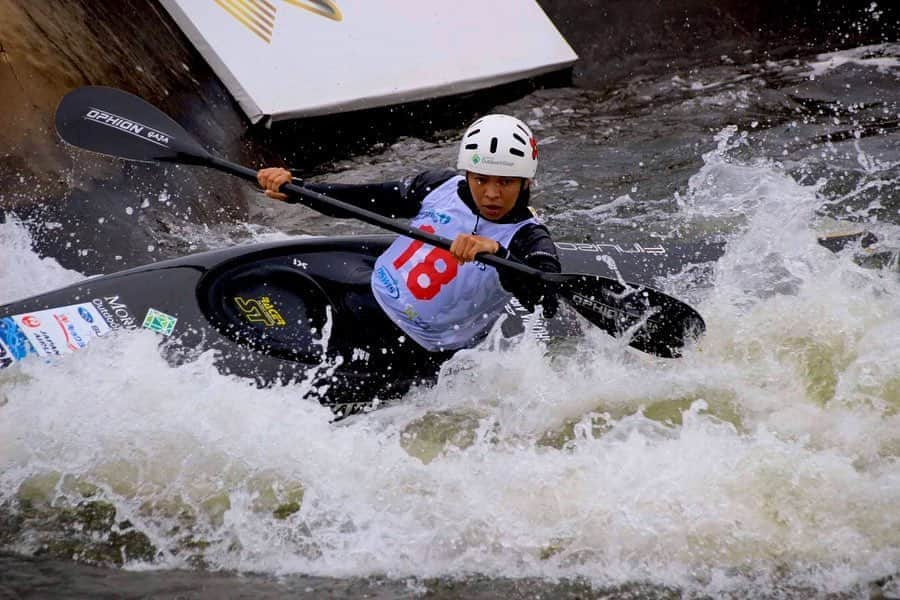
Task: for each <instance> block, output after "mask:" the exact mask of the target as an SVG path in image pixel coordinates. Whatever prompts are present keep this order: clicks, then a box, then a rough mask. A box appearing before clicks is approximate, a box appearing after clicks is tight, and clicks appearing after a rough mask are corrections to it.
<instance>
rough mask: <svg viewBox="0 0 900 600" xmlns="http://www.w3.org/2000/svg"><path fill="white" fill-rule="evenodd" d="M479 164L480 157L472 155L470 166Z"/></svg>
mask: <svg viewBox="0 0 900 600" xmlns="http://www.w3.org/2000/svg"><path fill="white" fill-rule="evenodd" d="M480 162H481V157H480V156H478V155H477V154H473V155H472V164H473V165H477V164H478V163H480Z"/></svg>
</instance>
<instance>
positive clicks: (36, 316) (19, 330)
mask: <svg viewBox="0 0 900 600" xmlns="http://www.w3.org/2000/svg"><path fill="white" fill-rule="evenodd" d="M3 322H4V323H3V325H2V326H0V330H2V333H0V337H2V339H3V343H4V345H5V346H6V349H7V350H8V352H9V354H10V355H11V357H12V358H14V359H16V360H21V359H23V358H25V356H27V355H28V354H37V355H38V356H60V355H62V354H67V353H69V352H74V351H76V350H78V349H80V348H84V347H85V346H87V344H88V341H89V340H90V339H91V338H92V337H95V336H101V335H103V334H105V333H107V332H109V331H110V327H109V325H108V324H107V323H106V321H105V320H104V319H103V317H102V316H101V315H100V313H99V312H97V310H96V309H95V308H94V307H93V306H92V305H90V304H88V303H84V304H72V305H70V306H60V307H57V308H48V309H45V310H37V311H34V312H30V313H23V314H20V315H13V316H12V317H7V318H5V319H3Z"/></svg>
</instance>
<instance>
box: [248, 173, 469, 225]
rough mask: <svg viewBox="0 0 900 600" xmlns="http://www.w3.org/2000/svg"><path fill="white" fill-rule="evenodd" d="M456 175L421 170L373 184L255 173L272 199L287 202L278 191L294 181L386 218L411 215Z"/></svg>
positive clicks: (333, 214)
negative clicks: (434, 191)
mask: <svg viewBox="0 0 900 600" xmlns="http://www.w3.org/2000/svg"><path fill="white" fill-rule="evenodd" d="M454 175H456V173H455V171H451V170H449V169H441V170H431V171H424V172H422V173H419V174H418V175H414V176H411V177H406V178H404V179H401V180H399V181H387V182H384V183H374V184H343V183H305V182H303V181H302V180H300V179H296V178H293V176H292V174H291V172H290V171H288V170H287V169H282V168H278V167H275V168H268V169H262V170H260V171H259V172H258V173H257V180H258V182H259V185H260V187H262V188H263V190H264V191H265V194H266V196H268V197H269V198H272V199H274V200H282V201H288V202H290V201H291V200H290V199H289V198H288V196H287V195H286V194H284V193H282V192H281V191H280V188H281V186H283V185H284V184H286V183H294V184H296V185H300V186H303V187H305V188H306V189H308V190H310V191H313V192H318V193H320V194H324V195H326V196H329V197H332V198H335V199H337V200H340V201H342V202H346V203H348V204H352V205H354V206H358V207H359V208H364V209H366V210H370V211H372V212H376V213H378V214H381V215H384V216H386V217H390V218H394V219H395V218H407V219H408V218H412V217H414V216H416V214H418V212H419V209H420V208H421V207H422V200H423V199H424V198H425V196H427V195H428V194H429V193H430V192H431V191H432V190H433V189H435V188H436V187H438V186H440V185H441V184H443V183H444V182H445V181H447V180H448V179H450V178H451V177H453V176H454ZM318 210H319V212H321V213H322V214H324V215H327V216H329V217H338V218H340V217H346V216H347V215H346V214H345V213H344V212H343V211H340V210H335V209H331V208H330V207H328V206H321V207H318Z"/></svg>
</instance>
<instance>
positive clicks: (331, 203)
mask: <svg viewBox="0 0 900 600" xmlns="http://www.w3.org/2000/svg"><path fill="white" fill-rule="evenodd" d="M205 164H206V166H209V167H212V168H214V169H218V170H219V171H224V172H225V173H230V174H232V175H237V176H238V177H243V178H244V179H246V180H248V181H253V182H256V181H257V178H256V176H257V173H256V171H254V170H253V169H248V168H247V167H244V166H241V165H239V164H236V163H233V162H229V161H227V160H224V159H222V158H219V157H218V156H210V158H209V161H208V162H207V163H205ZM280 191H281V192H289V193H290V194H293V195H295V196H300V197H301V198H304V199H305V200H306V202H305V203H304V204H308V205H310V208H313V209H315V208H316V204H319V205H325V206H328V207H330V208H333V209H338V210H340V211H342V212H344V213H346V214H347V215H348V216H350V217H353V218H355V219H359V220H360V221H364V222H366V223H368V224H370V225H375V226H376V227H381V228H382V229H387V230H388V231H393V232H394V233H399V234H400V235H405V236H406V237H409V238H412V239H414V240H419V241H420V242H425V243H426V244H430V245H432V246H435V247H437V248H443V249H444V250H449V249H450V245H451V244H452V241H451V240H448V239H447V238H445V237H441V236H439V235H434V234H433V233H428V232H427V231H423V230H421V229H419V228H417V227H412V226H411V225H409V224H406V223H404V222H402V221H398V220H396V219H392V218H390V217H385V216H384V215H380V214H378V213H375V212H372V211H370V210H366V209H364V208H360V207H358V206H355V205H353V204H349V203H347V202H342V201H340V200H337V199H335V198H332V197H330V196H326V195H324V194H320V193H318V192H314V191H312V190H308V189H306V188H304V187H302V186H299V185H297V184H294V183H286V184H284V185H283V186H281V189H280ZM476 258H477V260H478V261H479V262H482V263H485V264H488V265H491V266H492V267H496V268H500V269H510V270H512V271H518V272H519V273H522V274H524V275H530V276H532V277H536V278H538V279H541V280H543V281H545V282H547V283H553V281H552V278H553V275H557V276H558V274H550V273H545V272H544V271H541V270H539V269H535V268H533V267H529V266H528V265H524V264H522V263H518V262H514V261H511V260H507V259H505V258H500V257H499V256H497V255H496V254H489V253H486V252H481V253H479V254H477V255H476Z"/></svg>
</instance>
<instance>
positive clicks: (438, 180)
mask: <svg viewBox="0 0 900 600" xmlns="http://www.w3.org/2000/svg"><path fill="white" fill-rule="evenodd" d="M455 175H456V172H455V171H452V170H449V169H446V170H431V171H424V172H422V173H419V174H417V175H414V176H410V177H406V178H404V179H401V180H399V181H387V182H384V183H376V184H334V183H324V184H323V183H305V184H304V187H306V188H307V189H309V190H312V191H314V192H318V193H320V194H325V195H326V196H331V197H333V198H336V199H338V200H341V201H343V202H347V203H348V204H353V205H354V206H358V207H360V208H365V209H367V210H371V211H372V212H376V213H378V214H381V215H384V216H387V217H390V218H406V219H410V218H412V217H414V216H416V215H417V214H418V213H419V210H420V209H421V208H422V201H423V200H424V199H425V196H427V195H428V194H429V193H431V191H432V190H434V189H436V188H437V187H439V186H440V185H442V184H443V183H444V182H446V181H447V180H448V179H450V178H451V177H454V176H455ZM458 193H459V197H460V198H461V199H462V201H463V202H464V203H465V204H466V206H468V207H469V209H470V210H471V211H472V212H473V213H475V214H478V207H477V206H476V204H475V201H474V199H473V198H472V194H471V192H470V191H469V186H468V184H467V183H466V182H465V180H463V181H460V183H459V190H458ZM528 194H529V190H523V191H522V194H521V195H520V197H519V200H518V201H517V202H516V205H515V206H514V207H513V209H512V210H511V211H510V212H509V213H507V214H506V215H504V216H503V218H502V219H500V220H499V221H498V222H499V223H518V222H520V221H524V220H526V219H529V218H531V217H532V214H531V210H530V209H529V208H528ZM316 208H317V210H319V211H320V212H322V213H323V214H326V215H328V216H333V217H346V216H347V215H345V214H343V213H341V212H338V211H331V210H329V209H328V208H327V207H318V206H317V207H316ZM497 255H498V256H500V257H502V258H509V259H510V260H517V261H519V262H522V263H525V264H527V265H529V266H531V267H534V268H536V269H540V270H541V271H548V272H552V273H559V272H560V270H561V266H560V263H559V257H558V256H557V253H556V246H555V245H554V244H553V239H552V238H551V237H550V232H549V231H548V230H547V228H546V227H545V226H543V225H540V224H530V223H529V224H527V225H524V226H523V227H522V228H521V229H519V230H518V231H517V232H516V234H515V235H514V236H513V238H512V240H510V243H509V248H505V247H503V246H502V245H501V247H500V249H499V250H498V251H497ZM498 274H499V276H500V285H502V286H503V289H505V290H506V291H508V292H509V293H511V294H513V295H514V296H515V297H516V298H517V299H518V300H519V302H521V303H522V304H523V305H524V306H525V307H526V308H528V309H529V310H533V308H534V305H535V304H542V305H543V307H544V311H545V314H547V316H552V313H555V312H556V305H557V302H556V298H555V296H554V295H553V294H547V293H546V289H545V288H544V287H543V286H541V285H540V284H539V283H538V282H536V281H535V280H534V279H533V278H530V277H524V276H522V275H519V274H517V273H515V272H512V271H508V270H505V269H504V270H499V271H498Z"/></svg>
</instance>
